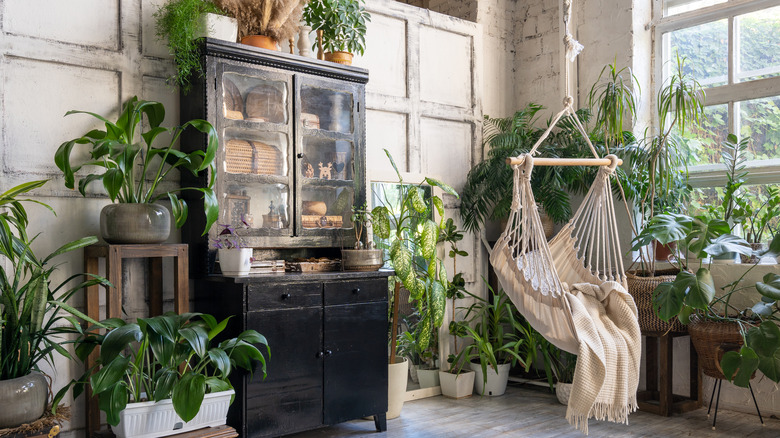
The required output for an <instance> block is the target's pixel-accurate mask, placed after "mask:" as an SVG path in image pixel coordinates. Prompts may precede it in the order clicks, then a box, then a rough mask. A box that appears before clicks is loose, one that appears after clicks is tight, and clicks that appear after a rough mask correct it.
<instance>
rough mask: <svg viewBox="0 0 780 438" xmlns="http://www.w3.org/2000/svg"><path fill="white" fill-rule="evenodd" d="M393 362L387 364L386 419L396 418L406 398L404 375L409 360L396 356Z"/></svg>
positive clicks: (407, 369)
mask: <svg viewBox="0 0 780 438" xmlns="http://www.w3.org/2000/svg"><path fill="white" fill-rule="evenodd" d="M395 361H396V362H395V363H394V364H388V365H387V371H388V373H387V374H388V375H387V419H388V420H390V419H393V418H398V416H400V415H401V409H402V408H403V407H404V400H405V399H406V376H407V373H408V372H409V361H408V360H406V358H405V357H398V356H396V358H395Z"/></svg>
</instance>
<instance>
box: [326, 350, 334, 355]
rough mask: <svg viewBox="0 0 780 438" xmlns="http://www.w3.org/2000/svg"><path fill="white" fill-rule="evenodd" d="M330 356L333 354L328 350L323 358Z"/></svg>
mask: <svg viewBox="0 0 780 438" xmlns="http://www.w3.org/2000/svg"><path fill="white" fill-rule="evenodd" d="M331 354H333V352H332V351H330V350H325V356H330V355H331Z"/></svg>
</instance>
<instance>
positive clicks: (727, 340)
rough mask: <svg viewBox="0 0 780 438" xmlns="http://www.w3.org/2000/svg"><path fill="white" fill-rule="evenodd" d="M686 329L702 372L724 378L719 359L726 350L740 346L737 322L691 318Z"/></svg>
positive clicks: (740, 337)
mask: <svg viewBox="0 0 780 438" xmlns="http://www.w3.org/2000/svg"><path fill="white" fill-rule="evenodd" d="M688 331H689V332H690V334H691V341H692V342H693V347H694V348H696V354H698V355H699V366H701V370H702V372H703V373H704V374H705V375H708V376H710V377H714V378H716V379H725V378H726V376H724V375H723V370H722V369H721V367H720V360H721V358H723V354H724V353H726V352H727V351H734V350H739V349H740V348H741V347H742V335H741V334H740V330H739V324H738V323H736V322H731V321H708V320H699V319H696V318H691V323H690V324H688ZM753 377H755V373H754V374H753ZM751 378H752V377H751Z"/></svg>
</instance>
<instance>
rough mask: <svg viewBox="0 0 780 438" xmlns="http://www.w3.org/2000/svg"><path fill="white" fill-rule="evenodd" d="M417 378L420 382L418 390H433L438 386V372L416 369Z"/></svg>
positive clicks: (436, 370) (435, 370)
mask: <svg viewBox="0 0 780 438" xmlns="http://www.w3.org/2000/svg"><path fill="white" fill-rule="evenodd" d="M417 378H418V379H419V380H420V388H421V389H422V388H433V387H436V386H439V370H438V369H436V368H434V369H432V370H426V369H421V368H418V369H417Z"/></svg>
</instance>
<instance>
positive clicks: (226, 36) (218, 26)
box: [196, 13, 238, 43]
mask: <svg viewBox="0 0 780 438" xmlns="http://www.w3.org/2000/svg"><path fill="white" fill-rule="evenodd" d="M199 25H200V29H202V33H201V34H199V35H196V38H197V37H208V38H215V39H218V40H225V41H230V42H231V43H235V42H236V41H238V21H237V20H236V19H235V18H233V17H226V16H224V15H219V14H211V13H207V14H200V17H199Z"/></svg>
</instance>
